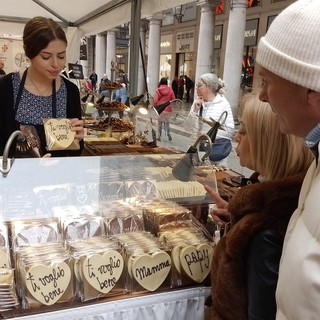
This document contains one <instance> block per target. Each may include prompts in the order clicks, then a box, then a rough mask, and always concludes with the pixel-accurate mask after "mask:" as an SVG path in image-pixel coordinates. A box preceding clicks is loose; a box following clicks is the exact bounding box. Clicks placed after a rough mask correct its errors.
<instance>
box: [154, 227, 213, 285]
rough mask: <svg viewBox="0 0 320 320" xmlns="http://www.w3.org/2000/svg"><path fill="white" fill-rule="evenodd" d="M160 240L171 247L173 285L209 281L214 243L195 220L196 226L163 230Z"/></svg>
mask: <svg viewBox="0 0 320 320" xmlns="http://www.w3.org/2000/svg"><path fill="white" fill-rule="evenodd" d="M159 241H160V242H162V243H163V244H164V245H165V246H167V247H169V248H170V256H171V259H172V278H171V287H181V286H192V285H196V284H201V283H204V284H205V283H206V282H207V281H208V282H209V277H210V271H211V263H212V256H213V250H214V243H213V242H211V241H210V235H208V234H207V232H206V230H204V228H203V227H199V226H198V225H197V223H196V222H195V225H194V226H189V227H179V228H172V229H167V230H163V231H161V232H160V233H159Z"/></svg>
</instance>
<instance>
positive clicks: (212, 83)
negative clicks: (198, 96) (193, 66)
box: [199, 73, 225, 94]
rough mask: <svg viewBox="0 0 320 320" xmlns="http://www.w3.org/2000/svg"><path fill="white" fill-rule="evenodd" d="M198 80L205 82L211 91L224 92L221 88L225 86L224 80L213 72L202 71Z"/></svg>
mask: <svg viewBox="0 0 320 320" xmlns="http://www.w3.org/2000/svg"><path fill="white" fill-rule="evenodd" d="M199 80H201V81H202V82H203V83H205V84H206V86H207V87H208V88H210V89H211V90H212V92H214V93H220V94H224V93H225V90H223V88H225V82H224V81H223V80H222V79H220V78H219V77H218V76H217V75H215V74H214V73H204V74H203V75H202V76H200V79H199Z"/></svg>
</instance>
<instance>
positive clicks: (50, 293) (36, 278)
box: [25, 262, 71, 306]
mask: <svg viewBox="0 0 320 320" xmlns="http://www.w3.org/2000/svg"><path fill="white" fill-rule="evenodd" d="M70 280H71V270H70V268H69V266H68V265H67V264H66V263H65V262H56V263H53V264H52V265H50V266H46V265H43V264H38V265H33V266H32V267H31V268H29V270H28V271H27V272H26V279H25V281H26V286H27V289H28V291H29V292H30V294H31V295H32V296H33V297H34V298H35V299H36V300H37V301H39V302H40V303H42V304H44V305H47V306H51V305H53V304H55V303H56V302H57V301H59V299H60V298H61V297H62V296H63V294H64V293H65V291H66V289H67V288H68V285H69V283H70Z"/></svg>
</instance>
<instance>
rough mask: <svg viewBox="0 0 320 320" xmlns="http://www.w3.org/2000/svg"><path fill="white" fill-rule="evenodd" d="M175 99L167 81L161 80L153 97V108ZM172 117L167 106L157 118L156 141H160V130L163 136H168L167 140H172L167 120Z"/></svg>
mask: <svg viewBox="0 0 320 320" xmlns="http://www.w3.org/2000/svg"><path fill="white" fill-rule="evenodd" d="M174 99H175V95H174V92H173V90H172V89H171V88H170V87H169V86H168V79H167V78H161V79H160V82H159V86H158V88H157V89H156V92H155V94H154V97H153V103H154V106H155V107H156V106H158V105H160V104H163V103H166V102H169V101H171V100H174ZM171 115H172V106H171V104H169V105H168V106H167V107H166V108H165V109H164V111H163V112H162V113H161V114H160V115H159V117H158V141H161V135H162V129H163V130H164V132H165V134H166V135H167V136H168V140H169V141H171V140H172V136H171V133H170V122H169V119H170V117H171Z"/></svg>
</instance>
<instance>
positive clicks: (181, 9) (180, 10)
mask: <svg viewBox="0 0 320 320" xmlns="http://www.w3.org/2000/svg"><path fill="white" fill-rule="evenodd" d="M186 8H187V5H186V4H182V5H181V6H176V7H174V8H173V16H174V17H175V18H176V19H177V21H178V22H179V23H181V22H182V18H183V16H184V14H185V12H186Z"/></svg>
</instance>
